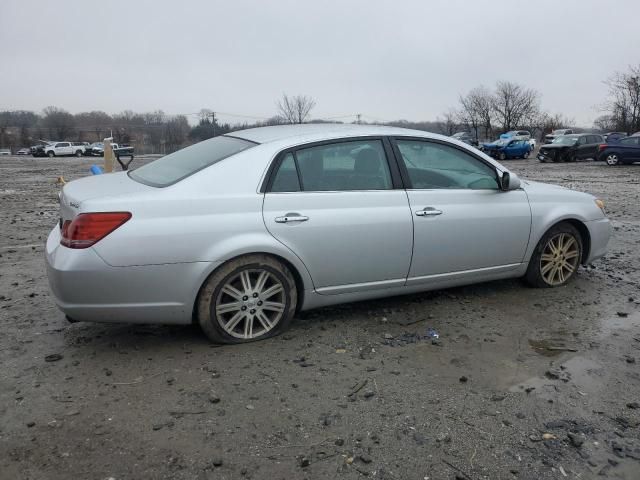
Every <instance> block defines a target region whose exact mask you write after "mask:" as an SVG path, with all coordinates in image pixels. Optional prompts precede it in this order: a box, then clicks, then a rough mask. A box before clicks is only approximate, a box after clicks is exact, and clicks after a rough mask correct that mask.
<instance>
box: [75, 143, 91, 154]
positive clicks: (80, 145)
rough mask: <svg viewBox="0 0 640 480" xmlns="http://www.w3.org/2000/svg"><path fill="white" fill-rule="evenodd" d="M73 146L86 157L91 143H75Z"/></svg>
mask: <svg viewBox="0 0 640 480" xmlns="http://www.w3.org/2000/svg"><path fill="white" fill-rule="evenodd" d="M72 145H73V146H74V147H76V148H79V149H80V150H82V155H85V154H86V151H87V148H89V142H73V143H72Z"/></svg>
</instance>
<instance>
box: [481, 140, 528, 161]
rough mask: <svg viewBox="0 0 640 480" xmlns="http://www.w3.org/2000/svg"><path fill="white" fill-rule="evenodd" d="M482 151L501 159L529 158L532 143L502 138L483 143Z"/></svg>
mask: <svg viewBox="0 0 640 480" xmlns="http://www.w3.org/2000/svg"><path fill="white" fill-rule="evenodd" d="M482 151H483V152H485V153H486V154H487V155H490V156H492V157H494V158H498V159H500V160H506V159H508V158H529V154H530V153H531V145H530V144H529V142H528V141H527V140H515V139H514V138H500V139H498V140H496V141H495V142H491V143H484V144H482Z"/></svg>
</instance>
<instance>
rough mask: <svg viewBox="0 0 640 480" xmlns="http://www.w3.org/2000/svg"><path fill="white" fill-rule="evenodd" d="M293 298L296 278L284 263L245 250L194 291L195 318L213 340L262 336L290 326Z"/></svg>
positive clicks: (295, 299)
mask: <svg viewBox="0 0 640 480" xmlns="http://www.w3.org/2000/svg"><path fill="white" fill-rule="evenodd" d="M297 302H298V294H297V288H296V283H295V280H294V278H293V275H292V273H291V272H290V270H289V269H288V268H287V267H286V266H285V265H284V264H282V263H281V262H280V261H278V260H276V259H275V258H273V257H270V256H268V255H258V254H256V255H246V256H244V257H239V258H237V259H235V260H231V261H229V262H228V263H226V264H225V265H223V266H222V267H220V268H219V269H218V270H216V271H215V272H214V273H213V274H212V275H211V276H210V277H209V278H208V279H207V281H206V282H205V284H204V286H203V287H202V290H201V291H200V295H199V297H198V303H197V316H198V323H199V324H200V327H201V328H202V330H203V331H204V333H205V334H206V335H207V337H209V339H210V340H211V341H212V342H214V343H246V342H252V341H256V340H262V339H265V338H269V337H272V336H275V335H278V334H280V333H282V332H283V331H284V330H286V329H287V328H288V327H289V325H290V324H291V321H292V320H293V316H294V315H295V311H296V305H297Z"/></svg>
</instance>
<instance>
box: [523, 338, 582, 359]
mask: <svg viewBox="0 0 640 480" xmlns="http://www.w3.org/2000/svg"><path fill="white" fill-rule="evenodd" d="M529 346H530V347H531V349H532V350H533V351H534V352H536V353H538V354H540V355H542V356H544V357H556V356H558V355H560V354H561V353H564V352H577V351H578V349H577V348H576V347H573V346H571V345H567V344H566V343H565V341H564V340H561V339H558V338H547V339H543V340H532V339H529Z"/></svg>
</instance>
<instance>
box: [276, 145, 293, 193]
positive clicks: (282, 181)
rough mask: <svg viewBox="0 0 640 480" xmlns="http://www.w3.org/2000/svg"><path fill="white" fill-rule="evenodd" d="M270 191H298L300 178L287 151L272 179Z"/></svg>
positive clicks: (290, 154)
mask: <svg viewBox="0 0 640 480" xmlns="http://www.w3.org/2000/svg"><path fill="white" fill-rule="evenodd" d="M271 191H272V192H299V191H300V180H299V178H298V170H297V169H296V162H295V159H294V158H293V154H292V153H287V155H285V157H284V158H283V159H282V163H280V167H279V168H278V171H277V172H276V174H275V177H274V179H273V185H272V186H271Z"/></svg>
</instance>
